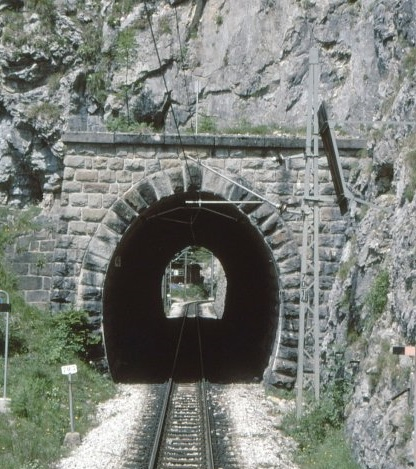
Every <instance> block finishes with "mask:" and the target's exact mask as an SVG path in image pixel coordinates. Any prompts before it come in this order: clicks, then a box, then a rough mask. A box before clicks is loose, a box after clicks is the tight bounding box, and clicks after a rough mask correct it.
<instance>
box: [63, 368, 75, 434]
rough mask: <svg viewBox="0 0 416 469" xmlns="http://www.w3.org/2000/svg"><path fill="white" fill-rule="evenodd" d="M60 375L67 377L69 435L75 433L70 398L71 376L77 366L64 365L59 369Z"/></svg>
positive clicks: (71, 400)
mask: <svg viewBox="0 0 416 469" xmlns="http://www.w3.org/2000/svg"><path fill="white" fill-rule="evenodd" d="M61 370H62V374H63V375H67V376H68V384H69V419H70V422H71V433H74V432H75V423H74V406H73V398H72V375H75V374H76V373H77V371H78V370H77V365H65V366H62V367H61Z"/></svg>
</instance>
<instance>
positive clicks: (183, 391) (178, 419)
mask: <svg viewBox="0 0 416 469" xmlns="http://www.w3.org/2000/svg"><path fill="white" fill-rule="evenodd" d="M166 399H167V402H166V409H165V412H164V414H163V415H162V418H161V420H160V429H159V430H158V433H157V436H156V439H155V446H154V450H153V453H152V456H151V460H150V463H149V466H148V467H149V469H168V468H174V467H176V468H181V469H194V468H205V469H213V468H214V459H213V453H212V443H211V430H210V425H209V415H208V409H207V406H206V389H205V383H204V382H203V381H200V382H193V383H170V384H169V385H168V390H167V398H166Z"/></svg>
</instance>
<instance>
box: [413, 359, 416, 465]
mask: <svg viewBox="0 0 416 469" xmlns="http://www.w3.org/2000/svg"><path fill="white" fill-rule="evenodd" d="M413 380H414V381H413V458H414V461H413V466H414V467H416V353H415V356H414V370H413Z"/></svg>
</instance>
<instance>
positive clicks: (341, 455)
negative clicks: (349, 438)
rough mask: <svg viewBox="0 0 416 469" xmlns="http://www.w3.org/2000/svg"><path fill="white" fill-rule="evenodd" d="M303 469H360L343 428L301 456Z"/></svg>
mask: <svg viewBox="0 0 416 469" xmlns="http://www.w3.org/2000/svg"><path fill="white" fill-rule="evenodd" d="M297 462H298V464H299V465H300V467H301V468H302V469H311V468H312V467H313V468H314V469H334V468H336V469H359V467H360V466H359V465H358V464H357V463H356V462H355V461H354V459H353V457H352V455H351V450H350V448H349V446H348V444H347V442H346V437H345V434H344V431H343V430H342V429H336V430H334V431H332V432H331V433H330V434H328V436H327V438H326V439H325V440H323V441H322V442H321V443H320V444H318V445H317V446H316V447H314V448H313V450H311V451H307V452H304V453H303V454H301V455H300V456H299V459H298V461H297Z"/></svg>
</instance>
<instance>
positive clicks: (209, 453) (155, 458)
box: [148, 302, 214, 469]
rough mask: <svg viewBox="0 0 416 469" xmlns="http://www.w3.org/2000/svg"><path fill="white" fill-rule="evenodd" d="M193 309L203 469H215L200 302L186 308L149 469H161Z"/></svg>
mask: <svg viewBox="0 0 416 469" xmlns="http://www.w3.org/2000/svg"><path fill="white" fill-rule="evenodd" d="M191 308H194V309H195V319H196V321H195V323H196V333H197V339H198V353H199V365H200V371H201V380H200V381H199V382H198V383H197V388H196V389H197V390H198V398H197V401H198V402H199V406H200V412H201V419H202V422H201V424H202V429H203V430H202V433H203V434H201V441H202V442H203V446H202V447H203V448H204V449H203V454H202V453H201V456H202V457H203V458H204V467H203V468H201V469H214V455H213V450H212V438H211V425H210V409H209V406H208V392H207V382H206V380H205V378H204V365H203V354H202V335H201V328H200V322H199V317H198V316H199V314H198V311H199V304H198V302H194V303H189V304H188V305H187V307H186V314H185V316H184V319H183V321H182V326H181V331H180V335H179V340H178V344H177V348H176V352H175V358H174V364H173V367H172V376H171V377H170V378H169V380H168V382H167V383H166V391H165V396H164V400H163V404H162V407H161V411H160V417H159V423H158V426H157V430H156V434H155V438H154V442H153V447H152V452H151V455H150V459H149V464H148V469H156V468H157V467H159V466H158V465H159V464H160V459H161V457H162V456H161V455H162V454H163V453H162V449H163V440H164V434H165V432H166V431H167V428H166V427H167V422H168V418H169V412H170V411H171V408H172V400H173V399H174V395H175V393H174V389H175V388H176V386H175V381H174V378H175V370H176V366H177V362H178V359H179V358H178V357H179V349H180V346H181V341H182V337H183V333H184V328H185V323H186V321H187V319H188V318H187V316H188V314H189V311H190V309H191ZM162 467H163V466H162Z"/></svg>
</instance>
